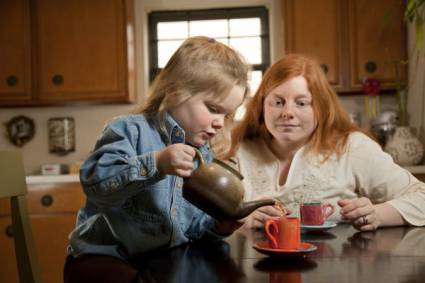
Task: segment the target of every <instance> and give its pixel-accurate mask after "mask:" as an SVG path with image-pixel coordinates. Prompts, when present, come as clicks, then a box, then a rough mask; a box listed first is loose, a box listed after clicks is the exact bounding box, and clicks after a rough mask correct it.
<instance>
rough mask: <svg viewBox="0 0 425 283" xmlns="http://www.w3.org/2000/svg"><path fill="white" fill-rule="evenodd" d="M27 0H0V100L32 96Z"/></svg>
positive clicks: (5, 100) (21, 100)
mask: <svg viewBox="0 0 425 283" xmlns="http://www.w3.org/2000/svg"><path fill="white" fill-rule="evenodd" d="M29 19H30V17H29V0H2V1H0V27H1V28H0V43H1V44H0V103H1V104H5V103H7V102H8V101H14V103H18V104H19V103H25V102H28V101H29V100H30V99H31V47H30V32H29V27H30V24H29Z"/></svg>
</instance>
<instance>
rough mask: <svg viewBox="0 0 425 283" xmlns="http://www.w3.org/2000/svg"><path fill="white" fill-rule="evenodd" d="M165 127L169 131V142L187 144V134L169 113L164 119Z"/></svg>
mask: <svg viewBox="0 0 425 283" xmlns="http://www.w3.org/2000/svg"><path fill="white" fill-rule="evenodd" d="M164 125H165V129H166V131H167V140H168V141H170V143H172V144H174V143H184V142H185V132H184V130H183V129H182V128H181V127H180V126H179V124H177V122H176V121H175V120H174V118H173V117H172V116H171V115H170V114H169V113H168V112H167V113H165V117H164Z"/></svg>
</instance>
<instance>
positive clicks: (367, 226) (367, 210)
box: [338, 197, 380, 231]
mask: <svg viewBox="0 0 425 283" xmlns="http://www.w3.org/2000/svg"><path fill="white" fill-rule="evenodd" d="M338 205H339V206H340V207H341V211H340V212H341V216H342V219H344V220H347V221H349V222H350V223H351V224H352V225H353V226H354V228H356V229H357V230H360V231H373V230H376V229H377V228H378V227H379V226H380V220H379V217H378V214H377V213H376V209H375V206H374V205H373V204H372V202H371V201H370V199H368V198H366V197H361V198H355V199H341V200H339V201H338Z"/></svg>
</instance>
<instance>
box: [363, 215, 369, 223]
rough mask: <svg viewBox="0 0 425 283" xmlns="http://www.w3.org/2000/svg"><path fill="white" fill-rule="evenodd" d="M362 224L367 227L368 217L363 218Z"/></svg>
mask: <svg viewBox="0 0 425 283" xmlns="http://www.w3.org/2000/svg"><path fill="white" fill-rule="evenodd" d="M362 223H363V225H367V223H368V221H367V218H366V215H363V216H362Z"/></svg>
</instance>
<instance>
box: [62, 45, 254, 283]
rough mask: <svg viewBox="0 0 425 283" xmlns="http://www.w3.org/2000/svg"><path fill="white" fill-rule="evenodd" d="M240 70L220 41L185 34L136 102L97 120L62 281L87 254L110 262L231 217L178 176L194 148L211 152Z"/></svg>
mask: <svg viewBox="0 0 425 283" xmlns="http://www.w3.org/2000/svg"><path fill="white" fill-rule="evenodd" d="M247 71H248V67H247V65H246V64H245V63H244V62H243V61H242V60H241V58H240V57H239V56H238V54H237V53H236V52H235V51H233V50H232V49H231V48H229V47H227V46H226V45H224V44H222V43H219V42H217V41H215V40H214V39H210V38H206V37H193V38H189V39H187V40H186V41H185V42H184V43H183V44H182V45H181V46H180V48H179V49H178V50H177V51H176V52H175V54H174V55H173V56H172V57H171V59H170V60H169V62H168V63H167V65H166V66H165V68H164V69H163V70H162V71H161V72H160V74H159V75H158V76H157V78H156V79H155V81H154V82H153V85H152V87H151V89H150V93H149V95H148V98H147V101H146V103H145V105H144V106H143V107H142V108H140V109H138V111H136V113H135V114H134V115H128V116H123V117H119V118H116V119H114V120H113V121H112V122H111V123H110V124H109V125H108V126H107V127H106V128H105V129H104V131H103V133H102V136H101V137H100V139H99V140H98V141H97V143H96V145H95V148H94V150H93V152H92V153H91V154H90V156H89V157H88V159H87V160H86V161H85V162H84V164H83V165H82V167H81V171H80V179H81V184H82V186H83V189H84V192H85V194H86V195H87V202H86V204H85V206H84V207H83V208H81V209H80V211H79V213H78V218H77V225H76V228H75V230H74V231H73V232H72V233H71V235H70V246H69V254H70V256H68V258H67V264H66V267H65V278H66V279H67V280H68V282H71V281H78V280H80V281H79V282H81V280H84V278H86V277H84V274H83V273H84V272H83V271H82V270H83V269H87V270H89V271H90V269H91V268H90V267H89V266H95V265H96V264H95V262H96V263H97V264H98V263H99V262H100V261H105V262H110V263H111V264H110V266H119V265H120V264H119V262H120V261H119V260H115V259H114V258H118V259H120V260H130V259H131V258H132V257H133V256H135V255H137V254H140V253H143V252H146V251H151V250H153V249H158V248H170V247H173V246H177V245H180V244H183V243H186V242H190V241H196V240H219V239H221V238H223V237H224V236H226V235H229V234H230V233H232V232H233V231H234V230H235V229H237V228H238V227H239V226H240V223H238V222H218V221H216V220H214V219H212V218H211V217H210V216H209V215H207V214H205V213H203V212H202V211H200V210H199V209H197V208H196V207H194V206H193V205H191V204H190V203H188V202H187V201H186V200H185V199H184V198H183V197H182V185H183V178H185V177H189V176H190V175H191V172H192V170H193V169H194V166H193V160H194V157H195V148H197V149H199V150H200V151H201V153H202V154H203V157H204V159H205V160H207V161H208V162H209V161H211V160H212V153H211V151H210V149H209V146H208V141H210V140H211V139H212V138H214V137H215V136H216V135H217V134H218V133H219V132H220V131H221V130H223V128H224V127H225V126H226V123H227V121H228V120H230V119H229V118H232V114H233V112H234V111H235V109H236V108H237V107H238V106H239V105H241V104H242V102H243V100H244V97H245V95H246V93H247V89H248V86H247ZM93 255H96V256H93ZM101 255H104V256H112V257H106V259H105V257H104V256H103V257H102V256H101ZM90 262H91V263H90ZM107 265H108V264H105V266H107ZM125 268H129V267H125ZM125 268H124V269H125ZM109 271H110V272H109ZM91 273H93V270H91ZM100 273H102V274H99V276H103V277H104V278H102V279H101V280H106V279H105V278H109V279H110V278H111V277H110V276H113V274H112V273H113V272H112V271H111V269H110V268H109V267H108V268H104V269H103V271H102V272H100ZM130 273H131V272H130ZM111 274H112V275H111ZM78 276H81V277H78ZM71 277H72V278H73V279H70V278H71ZM77 278H78V279H77ZM91 279H93V278H91ZM119 279H120V281H119V282H123V280H124V278H123V277H121V275H120V278H119ZM91 282H93V281H91Z"/></svg>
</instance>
